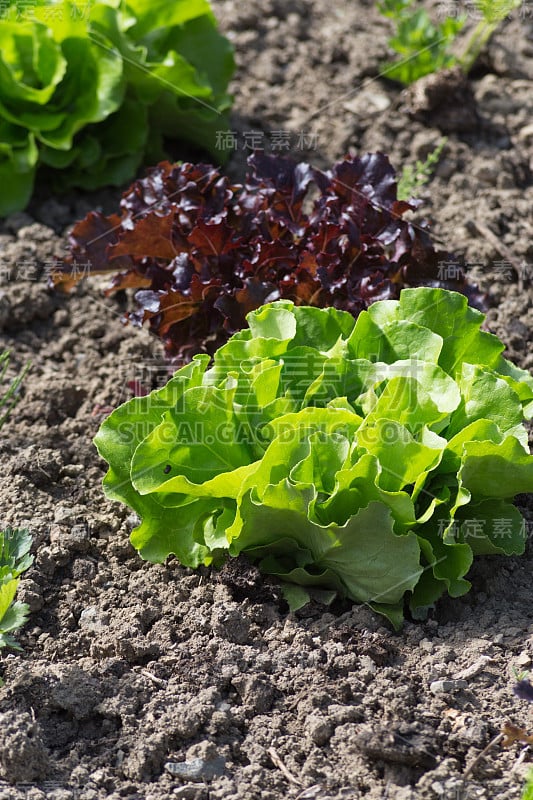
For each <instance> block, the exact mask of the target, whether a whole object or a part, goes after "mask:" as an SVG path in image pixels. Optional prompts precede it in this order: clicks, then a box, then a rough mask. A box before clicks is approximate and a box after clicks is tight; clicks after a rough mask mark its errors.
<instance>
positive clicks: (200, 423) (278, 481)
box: [95, 288, 533, 625]
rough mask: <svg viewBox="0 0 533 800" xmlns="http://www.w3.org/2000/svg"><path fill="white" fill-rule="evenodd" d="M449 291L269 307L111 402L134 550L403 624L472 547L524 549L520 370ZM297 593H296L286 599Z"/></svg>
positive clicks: (531, 408) (455, 577)
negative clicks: (324, 595)
mask: <svg viewBox="0 0 533 800" xmlns="http://www.w3.org/2000/svg"><path fill="white" fill-rule="evenodd" d="M483 319H484V317H483V314H481V313H480V312H479V311H476V310H474V309H472V308H471V307H469V306H468V304H467V300H466V298H465V297H464V296H463V295H461V294H459V293H456V292H450V291H447V290H443V289H436V288H416V289H404V290H403V291H402V293H401V295H400V299H399V300H386V301H380V302H377V303H375V304H374V305H372V306H370V308H369V309H368V310H366V311H363V312H362V313H361V314H360V315H359V317H358V318H357V320H354V318H353V317H352V315H351V314H348V313H346V312H343V311H338V310H336V309H334V308H328V309H317V308H313V307H306V306H300V307H298V306H294V305H293V303H292V302H289V301H277V302H275V303H272V304H267V305H265V306H263V307H261V308H260V309H258V310H256V311H254V312H252V313H250V314H249V315H248V322H249V329H246V330H242V331H240V332H239V333H236V334H235V335H234V336H233V337H232V338H231V339H230V340H229V341H228V342H227V343H226V344H225V345H223V346H222V347H220V348H219V349H218V351H217V352H216V353H215V356H214V360H213V364H212V366H209V363H210V359H209V356H207V355H198V356H196V357H195V358H194V359H193V361H192V362H191V363H189V364H188V365H187V366H185V367H183V368H182V369H180V370H179V371H178V372H177V373H176V374H175V375H174V377H173V378H172V379H171V380H170V381H169V383H168V384H167V385H166V386H164V387H163V388H161V389H158V390H157V391H154V392H152V394H150V395H148V396H145V397H137V398H134V399H132V400H130V401H129V402H128V403H125V404H124V405H122V406H120V407H119V408H118V409H116V410H115V411H114V412H113V413H112V414H111V416H110V417H109V418H108V419H107V420H105V421H104V423H103V424H102V426H101V429H100V431H99V432H98V434H97V437H96V440H95V443H96V446H97V448H98V450H99V452H100V454H101V455H102V456H103V458H104V459H105V460H106V461H107V462H108V463H109V466H110V468H109V471H108V473H107V475H106V477H105V480H104V486H105V491H106V494H107V495H108V497H110V498H112V499H114V500H118V501H121V502H123V503H125V504H127V505H128V506H130V507H131V508H132V509H134V510H135V511H136V512H137V514H138V515H139V516H140V517H141V520H142V522H141V524H140V526H139V527H138V528H137V529H136V530H135V531H134V532H133V533H132V537H131V541H132V543H133V545H134V546H135V547H136V548H137V549H138V550H139V551H140V553H141V555H142V556H143V557H144V558H146V559H148V560H151V561H154V562H160V561H163V560H164V559H165V558H166V557H167V556H168V555H169V554H172V553H173V554H175V555H176V556H177V557H178V559H179V560H180V561H181V563H182V564H184V565H187V566H190V567H197V566H198V565H200V564H206V565H208V564H213V565H215V566H218V565H220V564H221V563H223V561H224V560H225V559H226V558H227V557H228V556H236V555H238V554H239V553H246V554H247V555H248V556H249V557H250V558H251V559H253V560H255V561H256V562H258V564H259V567H260V568H261V569H262V570H263V571H264V572H265V573H270V574H273V575H276V576H278V577H279V578H281V579H282V580H283V581H284V582H285V586H286V587H290V586H291V585H292V586H293V588H292V590H291V589H289V590H288V591H287V595H286V596H287V598H288V599H289V601H290V602H291V603H292V605H293V606H297V605H298V604H299V603H301V602H302V601H303V599H304V598H305V592H306V591H307V590H309V589H316V588H317V587H318V588H319V589H322V590H333V591H336V592H338V593H339V594H340V595H343V596H346V597H348V598H351V599H352V600H354V601H357V602H364V603H369V604H371V605H372V606H373V607H375V608H376V609H377V610H379V611H380V612H381V613H383V614H385V615H387V616H388V617H389V618H390V619H391V620H392V621H393V622H394V623H395V624H397V625H398V624H400V622H401V619H402V614H403V609H404V601H405V600H406V599H407V601H408V604H409V607H410V610H411V613H412V614H413V615H415V616H423V615H424V614H425V612H426V611H427V609H428V607H430V606H432V605H433V604H434V603H435V601H436V600H437V599H438V598H439V597H440V596H441V595H442V594H443V593H444V592H446V591H447V592H448V593H449V594H450V595H452V596H454V597H457V596H459V595H462V594H464V593H465V592H466V591H468V589H469V587H470V584H469V582H468V581H467V580H466V579H465V576H466V574H467V573H468V571H469V569H470V566H471V564H472V560H473V557H474V556H475V555H482V554H490V553H505V554H515V553H521V552H522V551H523V549H524V541H525V536H524V521H523V519H522V516H521V514H520V512H519V511H518V510H517V508H516V507H515V506H514V505H513V502H512V501H513V498H514V496H515V495H516V494H518V493H521V492H528V491H532V490H533V456H531V455H530V454H529V451H528V447H527V433H526V430H525V428H524V426H523V421H524V419H525V418H526V417H531V416H532V415H533V378H532V377H531V376H530V375H529V373H527V372H524V371H523V370H520V369H518V368H517V367H515V366H514V365H513V364H512V363H510V362H509V361H507V360H506V359H504V358H503V357H502V351H503V349H504V346H503V344H502V343H501V342H500V341H499V339H498V338H497V337H495V336H493V335H491V334H489V333H486V332H484V331H482V330H480V326H481V324H482V322H483ZM302 593H303V594H302Z"/></svg>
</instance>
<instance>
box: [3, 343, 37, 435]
mask: <svg viewBox="0 0 533 800" xmlns="http://www.w3.org/2000/svg"><path fill="white" fill-rule="evenodd" d="M8 366H9V351H7V350H6V351H5V352H3V353H0V384H2V382H3V380H4V378H5V375H6V372H7V368H8ZM29 368H30V364H26V366H25V367H24V369H23V370H22V372H21V373H20V375H18V376H17V377H16V378H14V379H13V380H12V381H11V383H10V385H9V386H8V388H7V390H4V391H2V389H0V428H1V427H2V425H3V424H4V422H5V421H6V420H7V418H8V416H9V414H10V412H11V410H12V408H13V406H14V405H15V404H16V403H17V401H18V390H19V387H20V384H21V383H22V381H23V379H24V376H25V375H26V373H27V372H28V370H29Z"/></svg>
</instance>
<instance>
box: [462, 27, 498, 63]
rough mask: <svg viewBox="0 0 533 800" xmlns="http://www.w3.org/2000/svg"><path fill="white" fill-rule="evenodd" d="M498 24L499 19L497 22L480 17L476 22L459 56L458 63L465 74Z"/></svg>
mask: <svg viewBox="0 0 533 800" xmlns="http://www.w3.org/2000/svg"><path fill="white" fill-rule="evenodd" d="M499 24H500V21H499V20H498V21H497V22H487V20H484V19H482V20H480V21H479V22H478V24H477V25H476V27H475V28H474V30H473V32H472V35H471V36H470V39H469V40H468V44H467V46H466V48H465V50H464V53H463V55H462V56H461V57H460V58H459V64H460V66H461V69H462V70H463V72H464V73H465V75H468V73H469V72H470V70H471V69H472V67H473V66H474V64H475V62H476V59H477V58H478V56H479V54H480V53H481V51H482V50H483V48H484V47H485V45H486V44H487V43H488V42H489V40H490V38H491V36H492V34H493V33H494V31H495V30H496V28H497V27H498V25H499Z"/></svg>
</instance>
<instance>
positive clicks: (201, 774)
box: [165, 756, 226, 781]
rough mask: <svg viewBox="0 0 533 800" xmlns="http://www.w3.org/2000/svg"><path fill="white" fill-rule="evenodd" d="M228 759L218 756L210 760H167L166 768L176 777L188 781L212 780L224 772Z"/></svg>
mask: <svg viewBox="0 0 533 800" xmlns="http://www.w3.org/2000/svg"><path fill="white" fill-rule="evenodd" d="M225 767H226V759H225V758H223V757H222V756H217V758H213V759H211V760H209V761H206V760H205V759H203V758H193V759H191V760H190V761H167V763H166V764H165V769H166V770H167V772H170V774H171V775H173V776H174V777H175V778H181V779H182V780H188V781H212V780H213V779H214V778H219V777H220V776H221V775H223V774H224V769H225Z"/></svg>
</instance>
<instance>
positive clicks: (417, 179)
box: [398, 138, 448, 200]
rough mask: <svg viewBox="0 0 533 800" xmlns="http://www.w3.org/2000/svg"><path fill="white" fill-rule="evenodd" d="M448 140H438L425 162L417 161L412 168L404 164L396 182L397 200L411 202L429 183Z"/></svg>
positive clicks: (410, 165)
mask: <svg viewBox="0 0 533 800" xmlns="http://www.w3.org/2000/svg"><path fill="white" fill-rule="evenodd" d="M447 141H448V139H446V138H443V139H441V140H440V142H439V143H438V145H437V146H436V147H435V149H434V150H432V151H431V153H429V155H428V156H427V158H426V160H425V161H417V162H416V164H415V165H414V166H413V165H412V164H406V165H405V166H404V168H403V169H402V171H401V174H400V178H399V180H398V199H399V200H411V199H412V198H414V197H417V196H418V195H419V194H420V192H421V191H422V189H423V188H424V186H426V184H427V183H429V180H430V178H431V176H432V174H433V170H434V167H435V166H436V165H437V164H438V163H439V159H440V156H441V153H442V151H443V149H444V145H445V144H446V142H447Z"/></svg>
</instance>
